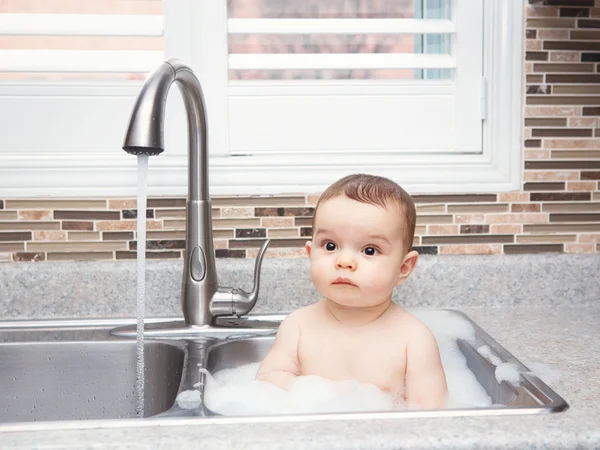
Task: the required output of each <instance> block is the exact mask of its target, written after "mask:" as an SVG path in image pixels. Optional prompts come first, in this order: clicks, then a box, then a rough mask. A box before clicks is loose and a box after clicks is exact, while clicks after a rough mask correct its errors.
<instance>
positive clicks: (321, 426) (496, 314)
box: [0, 300, 600, 449]
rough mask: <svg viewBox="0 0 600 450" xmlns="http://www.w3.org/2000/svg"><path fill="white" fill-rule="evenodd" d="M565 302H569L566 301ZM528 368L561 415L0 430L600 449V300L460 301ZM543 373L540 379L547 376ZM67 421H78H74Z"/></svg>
mask: <svg viewBox="0 0 600 450" xmlns="http://www.w3.org/2000/svg"><path fill="white" fill-rule="evenodd" d="M565 303H566V304H569V303H570V302H569V301H568V300H567V302H565ZM457 309H459V310H461V311H463V312H465V313H466V314H467V315H468V316H469V317H471V318H472V319H473V320H474V321H475V322H476V323H477V324H478V325H480V326H481V327H482V328H483V329H484V330H485V331H486V332H487V333H489V334H490V335H491V336H492V337H493V338H494V339H495V340H496V341H498V342H499V343H500V344H501V345H502V346H504V347H505V348H506V349H507V350H508V351H509V352H511V353H512V354H513V355H514V356H515V357H516V358H517V359H519V360H520V361H521V362H523V363H524V364H525V365H527V364H529V363H543V364H546V365H548V366H549V367H550V368H551V369H553V370H555V371H558V372H559V375H560V377H559V378H558V379H555V380H552V381H550V380H548V379H546V381H547V382H548V385H549V386H550V387H551V388H553V389H554V390H555V391H556V392H557V393H558V394H559V395H560V396H562V397H563V398H564V399H565V400H566V401H567V402H568V403H569V406H570V408H569V409H568V410H567V411H565V412H561V413H556V414H536V415H514V416H487V417H453V418H427V419H423V418H419V419H407V418H403V419H394V420H366V421H347V420H344V421H314V422H300V423H291V422H280V423H273V422H271V423H236V424H207V423H204V424H203V419H186V420H182V421H178V420H173V422H172V423H170V424H167V425H164V424H162V425H160V426H157V425H153V424H152V421H151V420H144V421H126V423H121V425H119V426H118V427H117V426H115V425H116V424H115V425H113V426H112V427H111V426H106V427H100V428H87V429H81V428H74V427H78V426H79V427H80V426H82V425H80V424H78V423H77V424H75V425H69V426H72V428H69V429H65V426H66V425H64V424H60V423H55V424H51V423H46V424H41V425H40V427H41V428H42V429H40V430H34V429H31V428H29V429H27V430H24V431H14V430H12V431H11V428H10V427H7V428H3V427H0V446H1V447H2V448H5V449H8V448H19V449H25V448H37V449H40V448H50V447H51V448H83V447H86V448H92V447H93V448H119V449H133V448H183V447H188V446H190V445H193V446H194V448H207V449H216V448H226V449H235V448H240V449H242V448H243V449H264V448H286V449H293V448H298V449H333V448H349V449H358V448H374V449H379V448H381V449H396V448H518V449H523V448H540V447H543V448H576V447H577V448H598V447H600V406H599V405H598V399H599V398H600V383H599V382H598V374H599V373H600V352H598V349H599V348H600V333H599V332H598V330H599V325H600V305H598V306H590V305H587V306H580V307H577V306H560V305H555V306H554V307H548V306H546V305H544V306H542V305H539V306H536V307H532V306H523V307H514V306H513V307H497V308H482V307H478V308H473V307H461V308H457ZM542 379H544V376H543V375H542ZM70 424H73V422H71V423H70Z"/></svg>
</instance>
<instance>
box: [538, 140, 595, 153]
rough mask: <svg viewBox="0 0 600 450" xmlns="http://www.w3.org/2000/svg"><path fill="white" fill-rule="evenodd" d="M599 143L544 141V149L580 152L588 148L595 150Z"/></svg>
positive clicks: (591, 141)
mask: <svg viewBox="0 0 600 450" xmlns="http://www.w3.org/2000/svg"><path fill="white" fill-rule="evenodd" d="M598 145H600V141H599V140H598V139H546V140H545V141H544V147H545V148H552V149H570V148H572V149H577V150H582V149H586V148H589V149H591V150H597V149H598Z"/></svg>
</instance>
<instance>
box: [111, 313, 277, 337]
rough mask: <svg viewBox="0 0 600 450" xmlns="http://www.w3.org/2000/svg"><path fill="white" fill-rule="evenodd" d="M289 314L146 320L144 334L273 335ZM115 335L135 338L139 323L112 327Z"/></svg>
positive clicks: (164, 335)
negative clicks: (205, 321) (206, 321)
mask: <svg viewBox="0 0 600 450" xmlns="http://www.w3.org/2000/svg"><path fill="white" fill-rule="evenodd" d="M284 317H285V315H265V316H258V315H257V316H245V317H244V316H242V317H236V316H232V317H218V318H216V320H215V324H214V325H189V324H186V323H185V322H184V321H183V320H173V321H165V322H152V323H145V324H144V338H148V339H176V340H205V339H228V338H231V337H237V336H242V335H248V334H250V335H253V336H259V335H261V336H269V335H274V334H275V333H276V332H277V328H278V327H279V324H280V323H281V321H282V320H283V318H284ZM110 334H111V335H112V336H117V337H123V338H133V339H135V337H136V336H137V330H136V325H135V324H132V325H123V326H120V327H116V328H113V329H112V330H110Z"/></svg>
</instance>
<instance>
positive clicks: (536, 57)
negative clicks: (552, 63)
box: [525, 52, 548, 61]
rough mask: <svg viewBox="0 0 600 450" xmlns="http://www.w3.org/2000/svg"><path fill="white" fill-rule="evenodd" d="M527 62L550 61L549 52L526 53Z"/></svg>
mask: <svg viewBox="0 0 600 450" xmlns="http://www.w3.org/2000/svg"><path fill="white" fill-rule="evenodd" d="M525 60H526V61H548V52H525Z"/></svg>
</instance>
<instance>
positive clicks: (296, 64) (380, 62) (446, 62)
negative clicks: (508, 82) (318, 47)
mask: <svg viewBox="0 0 600 450" xmlns="http://www.w3.org/2000/svg"><path fill="white" fill-rule="evenodd" d="M455 67H456V60H455V58H454V57H453V56H451V55H423V54H414V53H408V54H406V53H404V54H400V53H381V54H331V53H321V54H251V55H246V54H230V55H229V68H230V69H236V70H242V69H251V70H257V69H263V70H285V69H296V70H302V69H453V68H455Z"/></svg>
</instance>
